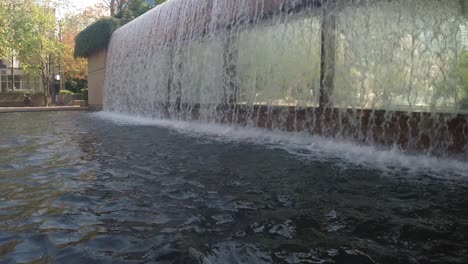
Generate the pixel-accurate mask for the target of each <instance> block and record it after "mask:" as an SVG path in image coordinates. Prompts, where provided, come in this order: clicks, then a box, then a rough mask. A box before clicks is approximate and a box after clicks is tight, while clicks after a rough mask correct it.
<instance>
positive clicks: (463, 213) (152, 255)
mask: <svg viewBox="0 0 468 264" xmlns="http://www.w3.org/2000/svg"><path fill="white" fill-rule="evenodd" d="M104 117H105V116H104ZM113 119H115V118H113ZM127 121H128V120H127ZM196 126H198V125H193V127H196ZM201 127H203V126H201ZM190 128H192V126H190V125H187V124H184V125H181V124H180V123H171V122H162V121H161V122H153V123H151V122H149V123H145V122H133V123H132V122H115V120H112V119H109V118H103V114H95V113H78V112H57V113H17V114H0V259H1V261H0V262H1V263H31V262H32V263H359V264H360V263H467V262H468V257H467V256H468V242H467V241H468V175H466V174H467V173H468V170H465V169H466V168H468V167H467V165H466V164H464V163H462V162H456V161H439V160H436V159H430V158H424V157H405V156H403V155H401V154H392V153H382V152H379V151H378V150H376V149H372V148H370V149H369V148H364V147H359V146H353V145H347V144H345V143H336V142H335V143H334V142H330V141H326V140H318V139H317V140H315V139H310V140H311V142H308V143H307V144H306V146H303V148H299V147H297V146H296V147H294V145H295V144H296V145H298V144H299V143H298V142H297V140H290V141H288V140H286V139H285V138H286V137H285V136H284V135H283V136H282V137H283V138H281V137H280V138H278V137H276V138H275V137H269V140H267V139H266V138H267V137H266V136H265V134H263V133H258V131H257V132H255V133H257V134H258V135H256V136H255V135H254V134H255V133H253V132H252V131H250V132H249V131H246V132H242V131H241V132H239V131H237V132H236V133H233V132H232V130H222V131H221V132H220V131H219V130H217V131H218V133H209V132H210V131H211V132H212V131H214V130H207V131H204V130H203V129H198V130H197V131H198V132H197V131H194V129H190ZM265 133H266V134H268V133H269V132H268V133H267V132H265ZM214 134H216V135H214ZM240 134H244V135H245V134H248V135H250V136H249V137H246V136H239V135H240ZM236 135H237V136H236ZM314 140H315V141H314ZM299 141H300V140H299ZM300 142H302V143H304V142H303V141H300ZM289 146H293V147H289ZM337 146H338V147H337ZM340 149H342V150H343V151H341V152H342V153H340V151H339V150H340ZM405 161H406V163H405ZM412 165H415V166H412Z"/></svg>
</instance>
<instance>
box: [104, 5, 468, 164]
mask: <svg viewBox="0 0 468 264" xmlns="http://www.w3.org/2000/svg"><path fill="white" fill-rule="evenodd" d="M465 2H466V1H464V0H446V1H439V0H392V1H390V0H328V1H327V0H169V1H168V2H166V3H165V4H162V5H160V6H158V7H156V8H154V9H153V10H151V11H149V12H147V13H146V14H144V15H143V16H141V17H139V18H137V19H135V20H134V21H132V22H131V23H129V24H127V25H125V26H124V27H122V28H120V29H118V30H117V31H116V32H115V33H114V34H113V36H112V40H111V43H110V46H109V50H108V59H107V72H106V81H105V102H104V109H105V110H107V111H113V112H119V113H125V114H130V115H138V116H145V117H153V118H174V119H182V120H195V119H196V120H199V121H202V122H221V123H224V122H233V123H237V124H240V125H243V126H253V127H265V128H268V129H278V130H287V131H297V132H299V131H306V132H309V133H314V134H320V135H324V136H328V137H336V138H348V139H350V140H354V141H358V142H363V143H367V144H379V145H382V146H389V147H393V146H398V147H400V148H402V149H405V150H408V151H411V150H418V151H423V152H425V153H429V154H435V155H442V156H446V155H449V153H458V155H461V157H462V158H464V159H468V154H467V153H468V122H467V117H466V115H465V113H468V28H467V25H468V24H467V19H466V17H467V16H465V15H464V14H465V11H464V10H465V9H466V7H465Z"/></svg>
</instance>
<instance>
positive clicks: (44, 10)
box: [19, 0, 63, 105]
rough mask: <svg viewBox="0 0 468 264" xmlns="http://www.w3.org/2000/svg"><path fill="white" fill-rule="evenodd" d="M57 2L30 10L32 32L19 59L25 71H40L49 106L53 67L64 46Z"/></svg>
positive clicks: (45, 98) (27, 35) (45, 2)
mask: <svg viewBox="0 0 468 264" xmlns="http://www.w3.org/2000/svg"><path fill="white" fill-rule="evenodd" d="M56 7H57V6H56V5H55V2H52V1H47V0H46V1H43V4H42V5H38V4H34V5H33V6H32V7H31V9H30V10H28V11H29V12H30V14H31V15H30V21H28V22H30V23H32V25H33V26H32V27H31V29H32V31H31V32H28V34H26V35H25V37H24V40H23V41H22V42H23V43H22V46H21V48H20V49H19V58H20V60H21V62H22V65H23V69H24V70H25V71H26V72H27V71H30V70H39V72H40V75H41V80H42V85H43V93H44V104H45V105H47V104H48V102H47V101H48V100H47V99H48V97H49V95H50V83H51V77H52V73H53V72H54V68H53V66H54V65H55V62H56V61H57V58H58V57H59V56H60V55H61V54H62V51H63V46H62V44H61V43H60V41H59V39H58V38H57V34H56V29H57V27H56V25H57V21H56V18H55V10H56V9H55V8H56Z"/></svg>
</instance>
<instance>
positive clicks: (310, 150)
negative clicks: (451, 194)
mask: <svg viewBox="0 0 468 264" xmlns="http://www.w3.org/2000/svg"><path fill="white" fill-rule="evenodd" d="M94 115H95V116H96V117H98V118H102V119H106V120H111V121H112V122H115V123H116V124H119V125H132V126H133V125H136V126H161V127H165V128H168V129H173V130H175V131H178V132H180V133H184V134H188V135H190V136H196V137H200V136H210V140H222V141H230V142H232V141H238V142H239V141H240V142H249V143H252V144H261V145H265V146H267V147H273V148H281V149H284V150H286V151H288V152H289V153H291V154H294V155H297V156H300V157H302V158H307V159H310V160H316V161H323V162H330V161H332V162H335V164H336V165H339V166H349V165H355V166H356V165H357V166H364V167H368V168H373V169H379V170H384V171H386V172H390V173H391V172H406V174H412V173H417V174H418V175H419V174H422V173H423V174H427V175H428V176H432V177H438V178H452V179H453V178H462V179H466V178H468V163H467V162H463V161H460V160H455V159H444V158H436V157H432V156H427V155H410V154H406V153H404V152H403V151H401V150H399V149H398V148H392V149H391V150H388V149H383V148H382V149H380V148H378V147H376V146H368V145H360V144H356V143H354V142H350V141H345V140H339V139H330V138H324V137H320V136H312V135H309V134H303V133H291V132H284V131H271V130H265V129H259V128H249V127H240V126H236V125H221V124H214V123H201V122H195V121H179V120H165V119H151V118H145V117H140V116H129V115H125V114H120V113H113V112H98V113H95V114H94Z"/></svg>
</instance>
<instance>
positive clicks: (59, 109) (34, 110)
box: [0, 106, 89, 113]
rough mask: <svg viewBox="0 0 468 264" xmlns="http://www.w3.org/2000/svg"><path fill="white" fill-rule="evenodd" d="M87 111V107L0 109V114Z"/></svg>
mask: <svg viewBox="0 0 468 264" xmlns="http://www.w3.org/2000/svg"><path fill="white" fill-rule="evenodd" d="M88 110H89V107H81V106H50V107H0V113H18V112H56V111H88Z"/></svg>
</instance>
